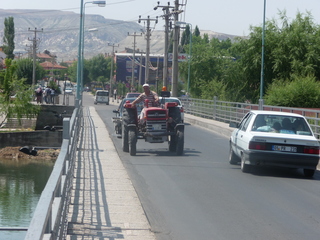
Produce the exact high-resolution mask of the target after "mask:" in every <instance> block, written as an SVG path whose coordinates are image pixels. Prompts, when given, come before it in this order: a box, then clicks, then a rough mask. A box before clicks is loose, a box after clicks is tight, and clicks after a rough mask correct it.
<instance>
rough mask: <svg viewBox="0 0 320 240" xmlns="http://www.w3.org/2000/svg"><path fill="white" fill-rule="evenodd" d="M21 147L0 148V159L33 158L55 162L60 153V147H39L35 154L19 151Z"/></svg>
mask: <svg viewBox="0 0 320 240" xmlns="http://www.w3.org/2000/svg"><path fill="white" fill-rule="evenodd" d="M20 148H21V147H5V148H1V149H0V159H7V160H8V159H13V160H24V159H33V160H41V161H43V160H48V161H51V162H55V161H56V159H57V158H58V155H59V153H60V149H41V150H38V153H37V155H36V156H32V155H29V154H25V153H23V152H20V151H19V149H20Z"/></svg>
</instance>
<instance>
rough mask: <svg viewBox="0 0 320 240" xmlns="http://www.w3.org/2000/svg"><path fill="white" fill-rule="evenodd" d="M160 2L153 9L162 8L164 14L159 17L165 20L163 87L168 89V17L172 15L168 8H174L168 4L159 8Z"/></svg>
mask: <svg viewBox="0 0 320 240" xmlns="http://www.w3.org/2000/svg"><path fill="white" fill-rule="evenodd" d="M159 4H160V2H158V6H156V7H155V8H154V10H157V9H158V8H160V7H162V11H163V12H164V15H162V16H161V17H162V18H164V20H165V30H164V33H165V38H164V55H163V75H162V77H163V78H162V79H163V86H165V87H168V49H169V23H170V17H171V16H172V14H171V13H170V11H169V10H170V8H174V7H173V6H170V2H168V5H167V6H160V5H159Z"/></svg>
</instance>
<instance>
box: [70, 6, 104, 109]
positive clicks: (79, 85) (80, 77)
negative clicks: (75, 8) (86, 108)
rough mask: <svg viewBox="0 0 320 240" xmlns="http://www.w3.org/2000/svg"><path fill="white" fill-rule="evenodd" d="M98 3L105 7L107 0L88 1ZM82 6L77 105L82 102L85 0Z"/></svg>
mask: <svg viewBox="0 0 320 240" xmlns="http://www.w3.org/2000/svg"><path fill="white" fill-rule="evenodd" d="M87 3H92V4H96V5H98V6H99V7H104V6H105V5H106V1H92V2H86V3H85V4H87ZM80 4H81V6H80V31H79V46H78V63H77V96H76V105H78V106H79V103H80V98H81V94H80V88H81V84H82V75H83V32H84V7H85V5H84V4H83V0H81V3H80Z"/></svg>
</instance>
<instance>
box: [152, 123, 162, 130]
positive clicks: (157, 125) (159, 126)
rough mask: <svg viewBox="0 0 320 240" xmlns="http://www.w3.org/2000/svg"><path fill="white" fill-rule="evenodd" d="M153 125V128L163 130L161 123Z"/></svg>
mask: <svg viewBox="0 0 320 240" xmlns="http://www.w3.org/2000/svg"><path fill="white" fill-rule="evenodd" d="M152 127H153V130H161V124H154V125H153V126H152Z"/></svg>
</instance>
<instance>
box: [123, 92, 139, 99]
mask: <svg viewBox="0 0 320 240" xmlns="http://www.w3.org/2000/svg"><path fill="white" fill-rule="evenodd" d="M140 94H141V93H136V92H133V93H132V92H130V93H127V95H126V97H125V98H137V97H139V96H140Z"/></svg>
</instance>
